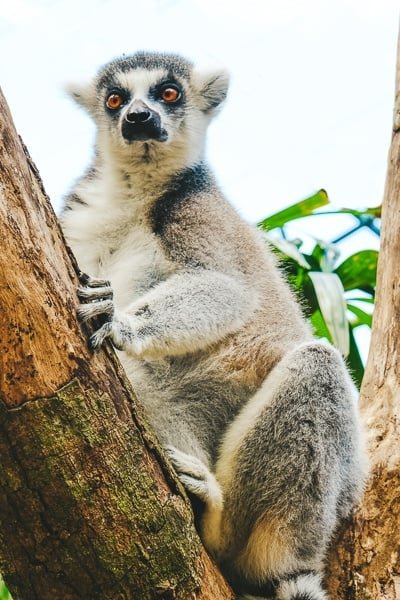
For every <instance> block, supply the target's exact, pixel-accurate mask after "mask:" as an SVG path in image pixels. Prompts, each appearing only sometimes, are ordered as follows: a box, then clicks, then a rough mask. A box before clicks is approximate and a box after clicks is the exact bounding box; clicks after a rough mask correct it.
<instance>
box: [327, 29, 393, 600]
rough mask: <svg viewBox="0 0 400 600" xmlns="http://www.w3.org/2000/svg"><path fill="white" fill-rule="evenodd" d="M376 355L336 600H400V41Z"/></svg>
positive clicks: (333, 582)
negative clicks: (365, 459) (361, 471)
mask: <svg viewBox="0 0 400 600" xmlns="http://www.w3.org/2000/svg"><path fill="white" fill-rule="evenodd" d="M396 75H397V76H396V99H395V111H394V125H393V137H392V143H391V147H390V152H389V163H388V171H387V176H386V187H385V194H384V201H383V205H382V238H381V251H380V255H379V263H378V278H377V293H376V304H375V312H374V322H373V331H372V340H371V348H370V352H369V356H368V362H367V367H366V371H365V377H364V380H363V384H362V388H361V398H360V406H361V411H362V415H363V418H364V421H365V426H366V431H367V442H368V449H369V454H370V460H371V477H370V480H369V483H368V486H367V490H366V493H365V496H364V498H363V500H362V503H361V506H360V507H359V508H358V509H357V510H356V511H355V513H354V516H353V518H352V519H351V521H350V522H349V523H348V524H347V526H346V527H344V528H343V530H342V531H341V532H340V535H339V538H338V540H339V544H338V545H337V546H335V545H333V551H332V557H331V564H330V572H331V574H330V579H329V589H330V592H331V595H332V598H338V599H339V598H340V599H341V598H343V599H346V600H347V599H349V600H350V599H354V600H367V599H370V598H372V599H378V598H381V599H382V600H383V599H384V600H399V599H400V38H399V47H398V54H397V74H396Z"/></svg>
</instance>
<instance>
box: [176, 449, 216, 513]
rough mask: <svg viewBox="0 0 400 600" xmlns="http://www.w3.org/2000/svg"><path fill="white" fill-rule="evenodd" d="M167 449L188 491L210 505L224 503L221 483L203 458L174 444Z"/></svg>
mask: <svg viewBox="0 0 400 600" xmlns="http://www.w3.org/2000/svg"><path fill="white" fill-rule="evenodd" d="M165 450H166V452H167V454H168V456H169V459H170V461H171V463H172V464H173V466H174V468H175V471H176V472H177V474H178V477H179V479H180V481H181V482H182V483H183V485H184V487H185V488H186V489H187V491H188V492H190V493H191V494H194V495H195V496H197V497H198V498H200V500H202V501H203V502H205V503H206V504H208V505H210V506H221V505H222V490H221V488H220V485H219V483H218V481H217V480H216V478H215V476H214V475H213V474H212V473H211V471H210V470H209V469H208V468H207V467H206V465H205V464H204V463H203V462H202V461H201V460H199V459H198V458H196V457H195V456H192V455H191V454H186V453H185V452H182V451H181V450H178V449H177V448H175V447H174V446H167V447H166V448H165Z"/></svg>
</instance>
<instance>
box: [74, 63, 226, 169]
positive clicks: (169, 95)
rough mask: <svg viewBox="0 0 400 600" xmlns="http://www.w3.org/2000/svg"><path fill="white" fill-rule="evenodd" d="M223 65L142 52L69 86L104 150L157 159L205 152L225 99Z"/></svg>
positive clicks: (194, 157) (193, 157)
mask: <svg viewBox="0 0 400 600" xmlns="http://www.w3.org/2000/svg"><path fill="white" fill-rule="evenodd" d="M228 82H229V78H228V75H227V73H226V72H225V71H224V70H215V69H214V70H210V69H208V70H201V69H198V68H195V67H194V66H193V65H192V64H191V63H190V62H188V61H185V60H184V59H181V58H180V57H178V56H175V55H163V54H151V53H147V54H145V53H137V54H136V55H133V56H132V57H126V58H121V59H117V60H115V61H112V62H111V63H109V64H108V65H105V66H104V67H103V68H102V69H101V70H100V72H99V73H98V75H97V77H95V79H94V80H92V81H91V82H90V83H89V84H88V85H85V86H70V87H69V92H70V94H71V95H72V96H73V98H74V99H75V100H76V101H77V102H78V103H79V104H80V105H81V106H83V107H85V108H86V109H87V110H88V111H89V113H90V115H91V116H92V118H93V119H94V121H95V122H96V125H97V129H98V138H97V146H98V150H100V152H101V151H102V149H105V148H108V149H109V150H110V151H111V152H112V154H114V156H118V157H119V158H120V159H123V157H126V158H128V159H131V158H133V157H134V156H136V157H139V156H140V157H143V158H145V157H146V160H147V161H149V160H151V158H154V159H157V158H160V157H162V156H165V154H166V153H168V154H169V153H170V152H171V151H172V152H174V151H176V153H177V157H178V155H182V158H183V157H185V160H184V161H183V162H184V163H186V164H188V163H191V162H195V161H196V160H197V159H198V158H200V157H201V154H202V152H203V147H204V137H205V133H206V130H207V126H208V124H209V122H210V120H211V118H212V116H213V115H214V114H215V112H216V110H217V109H218V107H219V106H220V104H221V102H222V101H223V100H224V99H225V97H226V94H227V90H228Z"/></svg>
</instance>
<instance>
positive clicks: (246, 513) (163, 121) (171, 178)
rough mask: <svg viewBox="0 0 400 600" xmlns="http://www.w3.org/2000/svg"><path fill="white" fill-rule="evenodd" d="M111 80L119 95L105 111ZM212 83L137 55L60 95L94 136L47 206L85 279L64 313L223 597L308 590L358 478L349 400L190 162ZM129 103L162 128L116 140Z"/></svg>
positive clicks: (264, 257) (215, 98)
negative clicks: (113, 390)
mask: <svg viewBox="0 0 400 600" xmlns="http://www.w3.org/2000/svg"><path fill="white" fill-rule="evenodd" d="M163 81H174V82H175V83H176V85H178V86H180V89H181V100H180V102H179V106H178V105H177V106H175V107H174V106H166V105H165V104H163V102H161V101H160V100H159V98H158V96H157V89H158V87H157V86H159V85H160V82H161V84H162V82H163ZM116 86H117V87H118V88H123V90H124V94H125V96H124V97H125V98H126V103H125V104H124V106H122V107H121V109H119V111H118V112H114V113H113V114H109V112H110V111H108V112H107V110H106V109H105V106H104V102H105V99H106V98H107V93H109V90H110V89H114V88H115V87H116ZM227 86H228V78H227V75H226V73H225V72H224V71H218V70H210V71H201V70H199V69H198V68H197V67H196V66H195V65H193V64H192V63H190V62H189V61H186V60H184V59H181V58H180V57H176V56H175V55H162V54H151V53H139V54H136V55H133V56H131V57H123V58H121V59H117V60H114V61H112V62H111V63H109V64H108V65H106V66H105V67H103V68H102V69H101V70H100V72H99V74H98V75H97V77H95V79H94V80H93V81H92V82H90V83H89V84H88V85H87V84H86V85H85V86H80V87H79V86H78V87H77V86H75V87H74V88H71V89H72V91H71V93H72V95H73V96H74V98H75V99H76V100H77V101H78V102H79V103H80V104H82V105H83V106H84V107H85V108H86V109H88V110H89V112H90V114H91V115H92V117H93V118H94V119H95V122H96V124H97V130H98V134H97V142H96V157H95V161H94V165H93V166H92V168H91V169H90V170H89V171H88V172H87V174H86V175H85V176H84V177H83V178H82V179H81V180H80V181H79V182H78V183H77V185H76V187H75V189H74V190H73V191H72V192H71V194H70V196H69V197H68V198H66V201H65V206H64V211H63V213H62V216H61V221H62V225H63V228H64V232H65V235H66V237H67V240H68V241H69V243H70V245H71V247H72V249H73V251H74V252H75V253H76V256H77V258H78V261H79V264H80V266H81V268H82V269H83V270H84V271H86V272H89V273H90V274H91V275H93V276H94V277H97V278H101V279H99V280H96V279H91V278H87V277H85V278H84V280H83V282H82V283H83V287H82V288H81V289H80V291H79V297H80V299H81V301H82V304H81V305H80V307H79V309H78V314H79V315H80V317H81V319H82V320H87V319H89V320H90V319H92V318H93V317H95V316H98V315H99V314H100V315H102V318H103V323H104V324H103V325H102V326H101V327H100V328H99V329H98V330H97V331H95V332H94V333H93V335H92V337H91V345H92V347H93V348H97V347H99V346H100V345H101V344H102V342H103V341H104V339H105V338H107V337H110V338H111V340H112V341H113V343H114V345H115V346H116V347H117V348H118V349H120V350H121V352H120V358H121V361H122V363H123V365H124V366H125V369H126V371H127V374H128V376H129V378H130V379H131V381H132V383H133V385H134V387H135V390H136V392H137V395H138V397H139V398H140V400H141V401H142V402H143V404H144V406H145V408H146V410H147V414H148V417H149V420H150V421H151V423H152V425H153V427H154V429H155V430H156V432H157V433H158V436H159V438H160V440H161V442H162V443H163V444H164V446H165V447H166V448H167V450H168V454H169V456H170V458H171V461H172V462H173V464H174V465H175V468H176V469H177V471H178V473H179V474H180V477H181V479H182V481H183V483H184V484H185V486H186V487H187V489H188V490H189V491H190V492H191V493H192V494H195V495H197V496H198V497H199V498H200V499H201V500H202V501H203V502H204V504H205V510H204V514H203V516H202V524H201V535H202V537H203V541H204V543H205V544H206V546H207V547H208V549H209V550H210V551H211V552H212V553H213V554H214V555H215V557H216V558H217V560H218V561H219V563H220V565H221V567H222V569H223V570H224V572H225V574H226V575H227V577H228V578H229V579H230V581H231V582H232V583H233V585H234V586H235V587H236V589H237V591H238V592H239V593H243V594H245V593H246V591H248V592H249V593H251V594H254V596H259V595H260V594H258V593H257V590H259V591H260V593H261V592H262V593H265V594H271V595H272V596H271V597H276V598H280V599H282V600H293V599H295V598H296V597H297V598H300V597H307V598H311V600H322V599H323V598H325V593H324V592H323V591H322V588H321V584H320V579H321V570H322V567H323V560H324V556H325V552H326V548H327V545H328V543H329V540H330V538H331V535H332V532H333V530H334V528H335V526H336V525H337V522H338V519H339V518H341V517H342V516H344V515H346V514H348V512H349V511H350V510H351V507H352V506H353V504H354V502H355V501H356V500H357V499H358V497H359V495H360V493H361V490H362V485H363V479H364V467H363V454H362V449H361V446H362V444H361V439H360V433H359V425H358V416H357V410H356V405H355V401H354V398H353V395H352V394H353V393H352V384H351V381H350V378H349V376H348V375H347V373H346V369H345V367H344V364H343V361H342V359H341V358H340V356H339V355H338V353H337V352H336V351H335V350H333V349H332V348H330V347H329V346H327V345H323V344H322V343H320V342H316V341H314V340H313V337H312V334H311V332H310V330H309V327H308V325H307V324H306V322H305V320H304V318H303V316H302V314H301V311H300V309H299V306H298V304H297V302H296V300H295V298H294V296H293V294H292V292H291V291H290V289H289V287H288V285H287V284H286V282H285V281H284V279H283V278H282V276H281V274H280V272H279V269H278V267H277V265H276V263H275V260H274V258H273V256H272V253H271V251H270V250H269V249H268V248H267V246H266V244H265V241H264V240H263V239H262V238H261V237H260V234H259V233H258V232H256V231H255V230H254V229H253V228H252V227H250V226H249V225H247V224H246V223H245V222H244V221H243V220H242V219H241V218H240V217H239V216H238V214H237V213H236V212H235V210H234V209H233V208H232V207H231V206H230V204H229V203H228V202H227V201H226V199H225V198H224V196H223V194H222V193H221V191H220V189H219V188H218V185H217V183H216V182H215V180H214V177H213V175H212V172H211V171H210V169H209V168H208V167H207V166H206V164H205V162H204V140H205V134H206V129H207V125H208V123H209V121H210V119H211V117H212V116H213V114H214V112H215V111H216V109H217V108H218V107H219V105H220V103H221V102H222V101H223V100H224V99H225V96H226V93H227ZM135 102H136V104H134V103H135ZM137 102H140V106H145V107H147V108H148V109H149V111H151V112H152V114H153V113H155V112H156V113H157V119H158V120H159V123H160V127H161V128H162V130H163V131H164V132H165V135H164V134H163V136H161V137H160V138H159V139H151V138H150V137H149V139H141V140H140V141H131V140H128V141H127V140H126V139H124V138H123V135H122V133H121V131H122V124H123V122H124V118H125V115H126V114H127V112H128V111H129V110H132V106H136V105H137ZM157 122H158V121H157ZM149 135H150V134H149ZM106 280H109V281H110V284H108V282H107V281H106ZM112 293H113V294H114V296H113V297H112ZM246 587H247V589H246ZM263 590H264V592H263ZM266 590H269V591H266ZM261 595H262V594H261ZM249 597H250V596H249Z"/></svg>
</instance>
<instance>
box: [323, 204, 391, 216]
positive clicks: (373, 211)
mask: <svg viewBox="0 0 400 600" xmlns="http://www.w3.org/2000/svg"><path fill="white" fill-rule="evenodd" d="M381 210H382V207H381V206H375V207H373V208H366V209H364V210H356V209H354V208H337V209H336V210H328V211H326V212H325V211H324V212H323V214H324V215H353V217H357V218H359V219H362V218H363V217H365V215H369V216H370V217H373V218H374V219H380V218H381Z"/></svg>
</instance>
